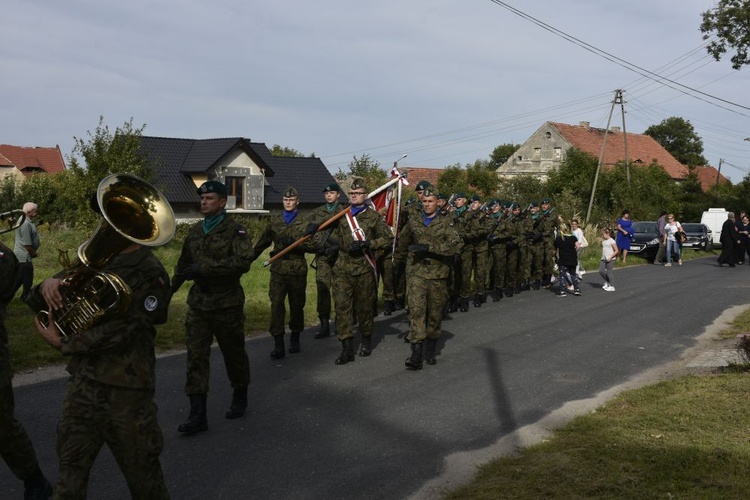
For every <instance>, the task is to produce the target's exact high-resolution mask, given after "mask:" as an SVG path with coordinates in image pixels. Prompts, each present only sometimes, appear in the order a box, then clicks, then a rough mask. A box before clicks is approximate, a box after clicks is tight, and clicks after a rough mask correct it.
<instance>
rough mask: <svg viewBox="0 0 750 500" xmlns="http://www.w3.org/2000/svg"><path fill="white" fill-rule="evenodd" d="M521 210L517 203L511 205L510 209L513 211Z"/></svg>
mask: <svg viewBox="0 0 750 500" xmlns="http://www.w3.org/2000/svg"><path fill="white" fill-rule="evenodd" d="M519 208H521V205H519V204H518V203H516V202H513V203H511V204H510V209H511V210H518V209H519Z"/></svg>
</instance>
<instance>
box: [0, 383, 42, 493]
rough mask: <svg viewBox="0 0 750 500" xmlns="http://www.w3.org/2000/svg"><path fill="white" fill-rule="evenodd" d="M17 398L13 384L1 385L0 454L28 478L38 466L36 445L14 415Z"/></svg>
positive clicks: (19, 475) (17, 471)
mask: <svg viewBox="0 0 750 500" xmlns="http://www.w3.org/2000/svg"><path fill="white" fill-rule="evenodd" d="M14 412H15V400H14V398H13V386H12V385H11V384H10V382H8V383H3V384H2V385H0V456H1V457H3V460H5V463H7V464H8V467H10V470H11V472H13V474H15V476H16V477H17V478H18V479H20V480H22V481H23V480H24V479H28V478H29V477H31V474H32V473H33V472H34V470H35V469H36V466H37V460H36V454H35V453H34V447H33V446H32V445H31V440H30V439H29V435H28V434H26V431H25V430H24V428H23V426H22V425H21V423H20V422H19V421H18V420H16V418H15V417H14V416H13V413H14Z"/></svg>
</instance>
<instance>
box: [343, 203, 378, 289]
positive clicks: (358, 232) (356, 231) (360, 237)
mask: <svg viewBox="0 0 750 500" xmlns="http://www.w3.org/2000/svg"><path fill="white" fill-rule="evenodd" d="M365 210H367V209H366V208H365ZM365 210H362V212H364V211H365ZM362 212H359V213H362ZM346 222H348V223H349V229H350V230H351V232H352V238H353V239H355V240H357V241H365V240H367V235H366V234H365V232H364V230H363V229H362V228H361V227H359V222H357V217H356V216H352V211H351V209H349V211H348V212H347V213H346ZM363 253H364V254H365V259H367V262H368V263H369V264H370V267H372V272H373V273H374V274H375V282H377V281H378V263H377V261H376V260H375V257H374V256H373V255H372V252H371V251H370V249H369V248H365V249H363Z"/></svg>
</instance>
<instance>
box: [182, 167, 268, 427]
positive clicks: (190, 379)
mask: <svg viewBox="0 0 750 500" xmlns="http://www.w3.org/2000/svg"><path fill="white" fill-rule="evenodd" d="M197 193H198V195H199V196H200V200H201V201H200V211H201V214H203V220H202V221H200V222H197V223H196V224H194V225H193V226H192V227H191V228H190V230H189V231H188V234H187V236H186V237H185V241H184V242H183V245H182V253H181V254H180V257H179V259H178V261H177V266H176V267H175V276H174V283H173V284H172V289H173V290H175V291H176V290H177V289H178V288H179V287H180V285H181V284H182V282H183V281H185V280H188V281H192V282H193V285H192V286H191V287H190V291H189V292H188V299H187V305H188V311H187V315H186V317H185V345H186V347H187V369H186V373H187V380H186V382H185V394H186V395H187V396H188V398H189V399H190V415H189V416H188V419H187V420H186V421H185V422H184V423H182V424H180V426H179V427H178V428H177V430H178V431H179V432H181V433H183V434H185V435H187V436H190V435H193V434H195V433H197V432H202V431H205V430H207V429H208V421H207V418H206V398H207V394H208V387H209V374H210V369H209V368H210V366H209V358H210V356H211V344H212V343H213V339H214V337H215V338H216V341H217V342H218V344H219V349H220V350H221V354H222V356H223V358H224V366H225V367H226V371H227V376H228V378H229V382H230V383H231V384H232V389H233V394H232V402H231V404H230V407H229V410H228V411H227V413H226V415H225V417H226V418H229V419H232V418H238V417H241V416H242V415H244V413H245V410H246V409H247V387H248V385H249V384H250V364H249V361H248V357H247V352H245V329H244V324H245V292H244V290H243V289H242V285H241V284H240V278H242V275H243V274H245V273H246V272H247V271H248V270H249V269H250V263H251V262H252V261H253V258H254V254H253V244H252V242H251V241H250V238H249V237H248V234H247V230H246V229H245V227H244V226H242V225H241V224H239V223H238V222H236V221H234V220H232V218H231V217H230V216H229V215H228V214H227V213H226V203H227V188H226V186H225V185H224V184H222V183H221V182H219V181H215V180H212V181H208V182H204V183H203V184H201V186H200V187H199V188H198V189H197Z"/></svg>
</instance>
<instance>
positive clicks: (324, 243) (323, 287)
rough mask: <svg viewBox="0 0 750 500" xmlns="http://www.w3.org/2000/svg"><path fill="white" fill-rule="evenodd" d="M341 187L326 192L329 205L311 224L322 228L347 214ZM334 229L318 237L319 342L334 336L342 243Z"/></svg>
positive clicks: (329, 186) (330, 186)
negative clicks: (335, 287) (336, 279)
mask: <svg viewBox="0 0 750 500" xmlns="http://www.w3.org/2000/svg"><path fill="white" fill-rule="evenodd" d="M340 195H341V187H340V186H339V185H338V184H336V183H335V182H332V183H330V184H327V185H326V186H325V187H324V188H323V196H324V197H325V200H326V204H325V205H323V206H322V207H320V208H318V209H316V210H315V211H314V212H313V213H312V215H311V217H310V220H311V222H312V223H313V224H315V225H317V226H319V225H320V224H322V223H323V222H325V221H326V220H328V219H329V218H330V217H332V216H333V215H334V214H336V213H338V212H340V211H341V210H343V208H344V205H342V204H341V203H339V196H340ZM332 231H333V229H325V230H323V231H321V232H319V233H316V234H315V241H314V245H315V248H316V249H317V251H316V253H315V260H314V265H315V285H316V287H317V290H318V304H317V310H318V318H320V329H319V331H318V333H316V334H315V338H316V339H323V338H326V337H330V336H331V321H330V320H331V289H332V287H333V264H334V263H335V262H336V257H337V256H338V253H339V252H338V251H339V246H338V242H337V241H334V240H333V239H332V238H331V232H332Z"/></svg>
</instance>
